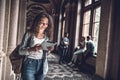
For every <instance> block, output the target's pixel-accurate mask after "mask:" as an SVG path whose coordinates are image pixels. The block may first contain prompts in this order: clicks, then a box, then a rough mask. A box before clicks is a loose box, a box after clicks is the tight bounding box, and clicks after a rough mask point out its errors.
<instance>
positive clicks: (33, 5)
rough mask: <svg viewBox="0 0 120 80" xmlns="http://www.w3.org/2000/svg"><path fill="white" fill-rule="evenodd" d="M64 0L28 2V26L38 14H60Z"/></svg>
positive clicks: (28, 0) (32, 0) (33, 0)
mask: <svg viewBox="0 0 120 80" xmlns="http://www.w3.org/2000/svg"><path fill="white" fill-rule="evenodd" d="M61 2H62V0H27V26H30V25H31V22H32V20H33V18H34V17H35V15H36V14H38V13H40V12H47V13H49V14H50V15H52V14H55V13H58V12H59V8H60V5H61Z"/></svg>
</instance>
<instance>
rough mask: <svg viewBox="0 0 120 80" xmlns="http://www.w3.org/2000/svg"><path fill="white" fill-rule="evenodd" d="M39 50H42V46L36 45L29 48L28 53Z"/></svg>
mask: <svg viewBox="0 0 120 80" xmlns="http://www.w3.org/2000/svg"><path fill="white" fill-rule="evenodd" d="M40 49H42V46H41V45H38V44H36V45H35V46H34V47H31V48H29V49H28V51H39V50H40Z"/></svg>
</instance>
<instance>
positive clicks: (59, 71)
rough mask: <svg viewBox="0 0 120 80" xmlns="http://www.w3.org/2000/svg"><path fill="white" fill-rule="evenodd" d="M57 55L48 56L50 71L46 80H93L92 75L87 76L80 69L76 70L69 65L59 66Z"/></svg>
mask: <svg viewBox="0 0 120 80" xmlns="http://www.w3.org/2000/svg"><path fill="white" fill-rule="evenodd" d="M58 60H59V57H58V56H57V55H56V54H50V55H48V62H49V63H48V64H49V70H48V73H47V75H46V78H45V80H92V75H90V74H85V73H83V72H81V71H80V70H79V69H77V70H75V69H74V68H73V67H70V66H68V65H67V64H61V65H60V64H58Z"/></svg>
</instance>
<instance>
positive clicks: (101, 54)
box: [96, 0, 113, 80]
mask: <svg viewBox="0 0 120 80" xmlns="http://www.w3.org/2000/svg"><path fill="white" fill-rule="evenodd" d="M106 3H107V5H106ZM112 3H113V2H112V0H108V1H106V0H102V1H101V19H100V21H101V22H100V29H99V31H100V32H99V42H98V54H97V59H96V74H97V75H99V76H100V77H102V78H103V79H104V80H106V75H107V68H108V60H109V56H110V42H111V33H112V32H111V28H112V23H111V21H112V7H113V5H112Z"/></svg>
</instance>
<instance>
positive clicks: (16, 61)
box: [9, 33, 32, 74]
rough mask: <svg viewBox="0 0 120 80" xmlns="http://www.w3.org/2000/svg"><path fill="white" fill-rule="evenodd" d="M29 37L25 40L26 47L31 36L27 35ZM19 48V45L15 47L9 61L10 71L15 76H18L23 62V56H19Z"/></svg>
mask: <svg viewBox="0 0 120 80" xmlns="http://www.w3.org/2000/svg"><path fill="white" fill-rule="evenodd" d="M29 34H30V36H29V38H28V40H27V45H28V44H29V42H30V40H31V36H32V34H31V33H29ZM19 47H20V45H17V47H16V48H15V49H14V50H13V51H12V52H11V53H10V55H9V59H10V62H11V65H12V70H13V71H14V73H15V74H20V73H21V67H22V63H23V61H24V58H25V55H20V54H19Z"/></svg>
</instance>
